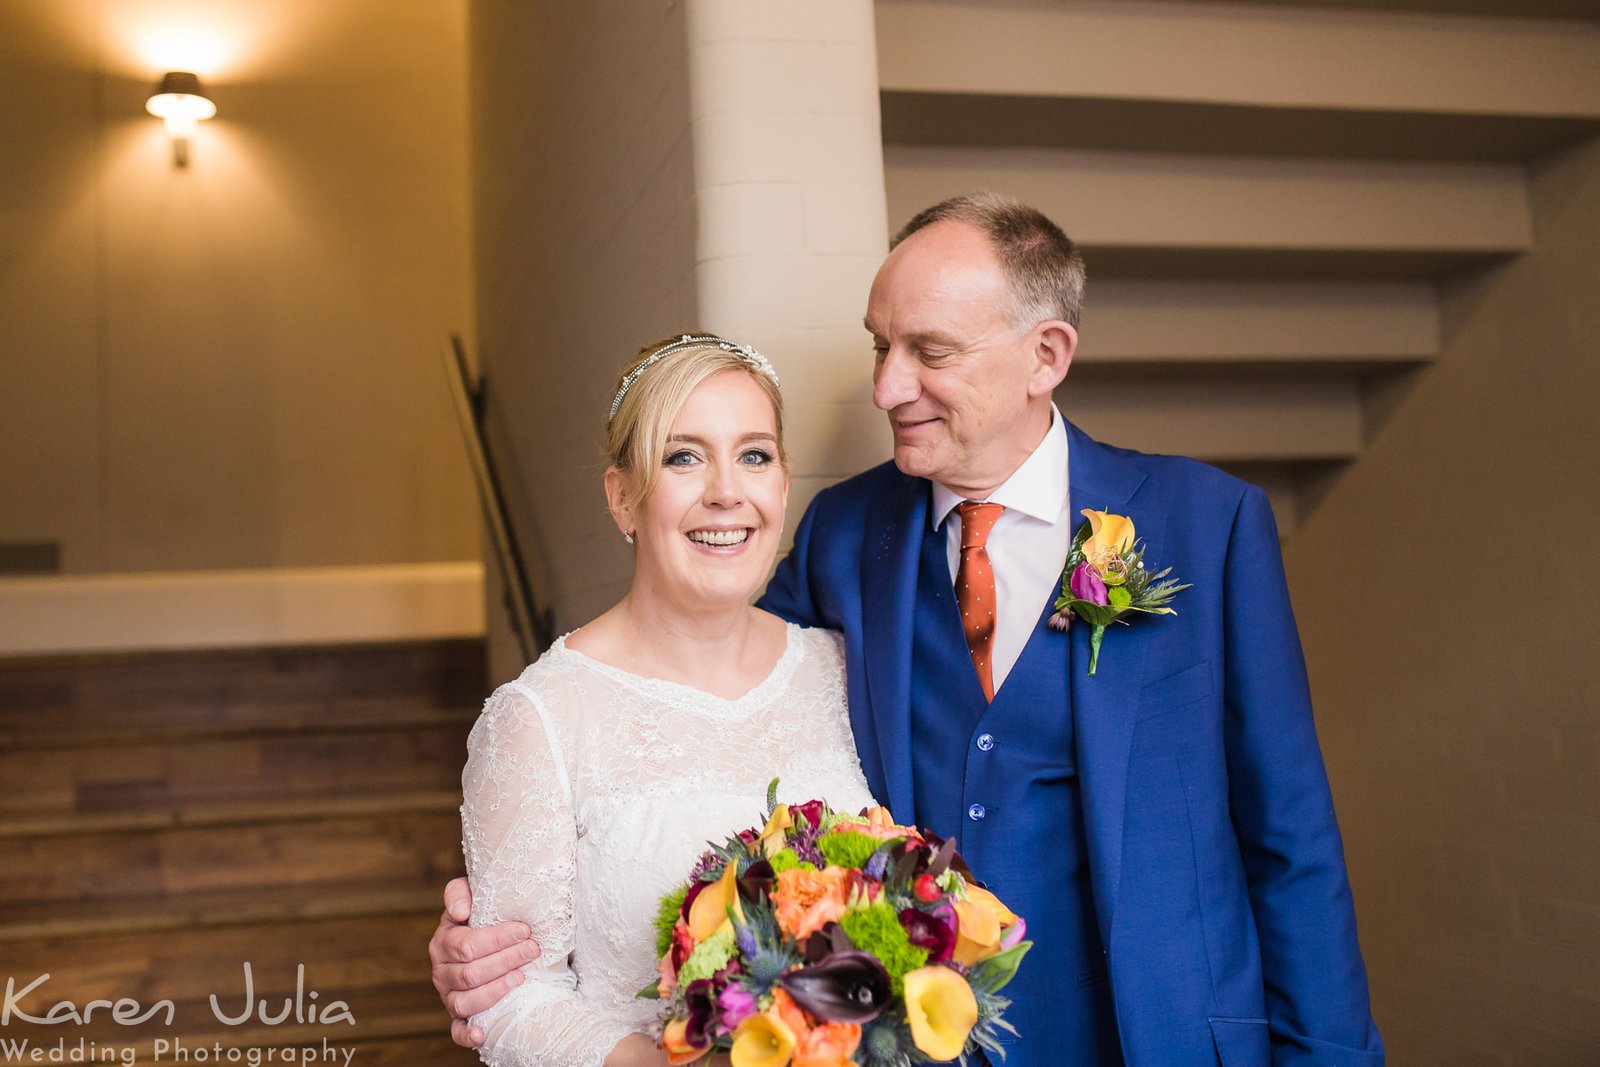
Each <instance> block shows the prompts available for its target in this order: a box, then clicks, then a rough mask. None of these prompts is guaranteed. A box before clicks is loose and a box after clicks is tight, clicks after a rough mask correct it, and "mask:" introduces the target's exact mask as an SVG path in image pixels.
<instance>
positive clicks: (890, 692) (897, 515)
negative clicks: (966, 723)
mask: <svg viewBox="0 0 1600 1067" xmlns="http://www.w3.org/2000/svg"><path fill="white" fill-rule="evenodd" d="M873 511H874V514H873V516H872V519H871V521H870V522H869V523H868V525H867V530H868V535H867V536H868V538H869V542H868V545H867V551H866V554H865V558H864V559H863V561H862V562H863V566H862V569H861V597H862V604H863V609H862V615H863V625H864V630H863V634H862V645H863V648H864V650H865V654H866V673H867V700H868V702H869V705H870V709H869V718H870V720H871V722H870V724H868V725H870V728H871V730H872V732H873V734H874V735H875V736H876V737H877V739H878V752H879V754H880V758H881V759H882V761H883V781H884V782H885V783H887V785H888V789H889V795H888V797H887V798H882V799H884V800H885V801H886V802H887V803H888V805H889V808H890V810H891V811H893V812H894V813H895V816H896V818H898V819H899V820H900V821H901V822H907V823H909V822H910V820H911V814H912V807H913V797H912V792H911V636H912V634H911V627H912V622H913V616H914V614H915V607H916V595H917V562H918V548H919V546H920V544H921V540H922V527H923V524H924V523H926V522H927V521H928V483H927V482H926V481H924V480H923V479H921V478H911V479H907V481H906V484H905V486H904V488H902V489H901V490H900V491H899V492H897V493H886V494H884V495H883V496H881V497H879V498H878V499H877V500H876V501H875V502H874V506H873ZM862 725H863V724H861V723H859V722H858V723H857V724H856V726H857V729H860V727H861V726H862Z"/></svg>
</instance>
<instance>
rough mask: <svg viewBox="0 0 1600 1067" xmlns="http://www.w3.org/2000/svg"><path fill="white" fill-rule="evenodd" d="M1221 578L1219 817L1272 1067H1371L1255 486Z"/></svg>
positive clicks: (1299, 679) (1272, 551) (1378, 1049)
mask: <svg viewBox="0 0 1600 1067" xmlns="http://www.w3.org/2000/svg"><path fill="white" fill-rule="evenodd" d="M1224 566H1225V585H1224V598H1225V599H1224V604H1223V615H1224V620H1223V623H1224V627H1225V629H1224V638H1223V639H1224V648H1225V649H1226V690H1225V691H1226V694H1227V707H1226V716H1225V720H1224V722H1225V726H1224V729H1225V731H1226V736H1225V742H1226V746H1227V754H1228V756H1227V759H1228V779H1229V803H1230V809H1231V812H1232V816H1233V821H1234V825H1235V828H1236V831H1237V833H1238V838H1239V846H1240V850H1241V852H1242V855H1243V859H1244V864H1245V869H1246V874H1247V877H1248V880H1249V886H1250V902H1251V906H1252V908H1253V909H1254V914H1255V920H1256V926H1257V929H1258V932H1259V935H1260V943H1261V964H1262V975H1263V979H1264V982H1265V986H1266V990H1265V992H1266V1003H1267V1015H1268V1021H1269V1026H1270V1030H1271V1040H1272V1062H1273V1064H1274V1067H1310V1065H1322V1067H1335V1065H1337V1067H1356V1065H1360V1067H1380V1065H1381V1064H1382V1063H1383V1059H1384V1051H1383V1041H1382V1039H1381V1038H1380V1037H1379V1035H1378V1030H1377V1026H1376V1024H1375V1023H1374V1022H1373V1020H1372V1015H1371V1009H1370V1007H1369V1002H1368V993H1367V973H1366V967H1365V965H1364V964H1363V962H1362V959H1361V947H1360V945H1359V944H1358V943H1357V940H1356V924H1355V908H1354V904H1353V901H1352V899H1351V895H1350V884H1349V879H1348V876H1347V874H1346V871H1345V864H1344V848H1343V844H1342V842H1341V841H1340V837H1339V827H1338V824H1337V822H1336V821H1335V818H1334V811H1333V798H1332V793H1331V792H1330V790H1329V787H1328V778H1327V772H1326V771H1325V769H1324V767H1323V762H1322V752H1321V749H1320V747H1319V746H1318V744H1317V736H1316V729H1315V726H1314V724H1313V721H1312V714H1311V695H1310V687H1309V683H1308V680H1307V676H1306V668H1305V657H1304V654H1303V652H1302V651H1301V648H1300V637H1299V633H1298V631H1297V630H1296V628H1295V622H1294V614H1293V611H1292V610H1291V608H1290V606H1289V590H1288V584H1287V582H1286V581H1285V578H1284V570H1283V558H1282V554H1281V552H1280V551H1279V548H1278V531H1277V527H1276V525H1275V524H1274V522H1273V519H1272V509H1271V507H1270V505H1269V504H1268V503H1267V499H1266V495H1265V494H1264V493H1263V492H1262V491H1261V490H1260V489H1258V488H1256V487H1254V486H1251V487H1249V488H1248V489H1247V490H1246V492H1245V494H1244V497H1243V499H1242V501H1241V503H1240V506H1239V510H1238V511H1237V513H1236V514H1235V516H1234V526H1233V531H1232V535H1231V537H1230V539H1229V545H1228V554H1227V559H1226V562H1225V565H1224Z"/></svg>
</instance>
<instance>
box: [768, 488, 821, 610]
mask: <svg viewBox="0 0 1600 1067" xmlns="http://www.w3.org/2000/svg"><path fill="white" fill-rule="evenodd" d="M822 499H823V498H822V497H821V496H818V497H816V498H814V499H813V500H812V501H811V504H810V506H809V507H807V508H806V513H805V514H804V515H802V516H801V517H800V525H799V526H798V527H796V528H795V531H794V545H793V547H791V548H790V549H789V554H788V555H786V556H784V557H783V559H781V560H779V561H778V569H777V572H776V573H774V574H773V576H772V580H771V581H770V582H768V583H767V591H766V592H765V593H763V594H762V595H761V599H760V600H758V601H756V606H757V607H759V608H764V609H766V610H767V611H770V612H772V613H773V614H774V615H777V616H779V617H781V618H784V619H787V620H789V621H790V622H793V623H798V624H799V625H801V626H834V627H837V626H838V624H837V623H830V622H828V621H827V620H825V619H823V618H822V612H821V610H820V607H819V605H818V604H817V598H816V597H815V596H814V595H813V593H812V584H811V583H812V580H813V579H812V575H811V555H812V538H813V536H814V534H815V532H816V527H817V521H818V520H817V512H818V511H819V509H820V506H821V504H822Z"/></svg>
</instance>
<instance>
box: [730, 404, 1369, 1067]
mask: <svg viewBox="0 0 1600 1067" xmlns="http://www.w3.org/2000/svg"><path fill="white" fill-rule="evenodd" d="M1067 430H1068V436H1069V440H1070V459H1069V462H1070V492H1071V507H1072V513H1073V514H1074V515H1076V514H1078V513H1079V512H1080V511H1081V510H1082V509H1084V508H1096V509H1103V510H1108V511H1112V512H1115V513H1118V514H1124V515H1128V516H1130V517H1131V518H1132V519H1133V521H1134V523H1135V526H1136V528H1137V532H1138V534H1139V536H1140V537H1141V538H1142V539H1143V540H1144V541H1145V542H1146V544H1147V554H1146V558H1147V559H1148V560H1149V561H1150V562H1151V563H1153V564H1155V565H1156V566H1157V567H1166V566H1171V567H1172V569H1173V573H1174V575H1175V576H1177V577H1179V578H1181V579H1182V580H1183V581H1186V582H1190V583H1193V588H1191V589H1188V590H1186V591H1184V592H1183V593H1181V594H1179V596H1178V598H1177V599H1176V600H1175V601H1174V606H1175V607H1176V608H1177V610H1178V615H1177V616H1175V617H1171V616H1163V617H1151V618H1142V619H1136V620H1135V621H1134V622H1133V624H1132V625H1129V626H1113V627H1112V628H1111V629H1110V631H1109V632H1107V634H1106V637H1105V643H1104V646H1103V648H1102V650H1101V654H1100V663H1099V670H1098V672H1097V674H1096V676H1095V677H1092V678H1091V677H1089V676H1088V675H1087V669H1088V655H1089V649H1088V638H1089V627H1087V626H1084V625H1082V624H1081V623H1080V624H1076V625H1074V627H1073V629H1072V633H1071V642H1070V643H1071V648H1072V652H1071V655H1072V664H1071V666H1072V675H1071V677H1072V683H1071V694H1070V713H1071V715H1072V716H1073V731H1074V743H1075V745H1076V748H1077V756H1078V771H1079V774H1080V781H1081V787H1082V798H1083V810H1084V821H1085V832H1086V837H1087V841H1088V849H1089V856H1088V859H1089V866H1090V878H1091V882H1092V890H1093V896H1094V904H1095V912H1096V917H1097V919H1098V922H1099V926H1100V932H1101V938H1102V942H1103V943H1104V945H1105V946H1106V951H1107V955H1108V957H1109V959H1108V963H1109V969H1110V974H1111V983H1112V990H1113V997H1114V1001H1115V1005H1116V1013H1117V1027H1118V1033H1119V1036H1120V1038H1121V1041H1122V1048H1123V1056H1124V1059H1125V1060H1126V1062H1127V1064H1128V1067H1146V1065H1155V1064H1185V1065H1188V1064H1211V1063H1217V1062H1220V1063H1221V1064H1223V1065H1224V1067H1247V1065H1267V1064H1273V1065H1278V1067H1289V1065H1295V1067H1298V1065H1309V1064H1321V1065H1351V1067H1355V1065H1361V1067H1378V1065H1381V1064H1382V1062H1383V1045H1382V1041H1381V1039H1380V1038H1379V1036H1378V1032H1377V1028H1376V1026H1375V1025H1374V1023H1373V1021H1372V1018H1371V1015H1370V1011H1369V1008H1368V998H1367V979H1366V969H1365V967H1364V965H1363V963H1362V960H1361V952H1360V947H1359V946H1358V944H1357V941H1356V929H1355V915H1354V910H1353V907H1352V903H1351V898H1350V889H1349V884H1348V881H1347V878H1346V874H1345V866H1344V855H1343V848H1342V845H1341V843H1340V839H1339V831H1338V826H1337V825H1336V823H1335V821H1334V813H1333V803H1332V799H1331V796H1330V793H1329V790H1328V782H1327V776H1326V773H1325V772H1324V770H1323V764H1322V755H1321V751H1320V749H1319V748H1318V745H1317V739H1316V733H1315V730H1314V728H1313V725H1312V716H1311V702H1310V694H1309V690H1308V686H1307V681H1306V672H1305V663H1304V659H1303V656H1302V654H1301V650H1300V640H1299V635H1298V633H1297V631H1296V629H1295V624H1294V617H1293V614H1292V613H1291V611H1290V607H1289V595H1288V588H1287V585H1286V583H1285V581H1284V573H1283V562H1282V557H1281V555H1280V552H1279V549H1278V540H1277V529H1276V526H1275V525H1274V523H1273V520H1272V512H1271V508H1270V506H1269V505H1268V503H1267V501H1266V497H1265V495H1264V494H1263V493H1262V492H1261V490H1259V489H1257V488H1256V487H1254V486H1251V485H1247V484H1246V483H1244V482H1241V481H1239V480H1237V479H1235V478H1232V477H1230V476H1228V475H1226V474H1223V473H1222V472H1220V471H1218V470H1215V469H1214V468H1211V467H1207V466H1205V465H1204V464H1201V463H1197V462H1194V461H1192V460H1186V459H1180V458H1177V457H1170V456H1149V455H1143V454H1140V453H1136V452H1130V451H1126V450H1123V449H1117V448H1111V447H1108V446H1105V445H1102V444H1099V443H1098V442H1095V441H1093V440H1092V439H1090V438H1089V437H1087V436H1086V435H1084V434H1083V433H1082V432H1081V431H1079V430H1078V429H1077V428H1076V427H1074V426H1072V425H1071V424H1068V427H1067ZM928 502H929V485H928V482H927V481H925V480H923V479H920V478H912V477H908V476H907V475H904V474H902V473H900V471H898V470H897V469H896V468H895V467H894V465H893V464H885V465H883V466H881V467H876V468H874V469H872V470H870V471H867V472H866V473H864V474H861V475H858V476H856V477H855V478H852V479H850V480H848V481H846V482H843V483H841V484H840V485H837V486H834V487H832V488H830V489H827V490H824V491H823V492H822V493H821V494H819V495H818V496H817V498H816V499H815V500H814V501H813V502H812V504H811V507H810V508H809V509H807V511H806V514H805V516H804V518H803V519H802V520H801V522H800V526H799V528H798V530H797V531H796V534H795V541H794V548H793V550H792V551H791V552H790V554H789V555H788V556H787V557H786V558H785V559H784V560H783V562H782V563H781V564H780V565H779V567H778V571H777V574H776V575H775V576H774V578H773V580H772V583H771V584H770V585H769V586H768V588H767V593H766V595H765V597H764V598H763V599H762V601H761V603H762V606H764V607H766V608H767V609H768V610H770V611H773V612H775V613H776V614H778V615H782V616H784V617H785V618H788V619H791V620H793V621H795V622H799V623H802V624H805V625H813V626H826V627H830V628H833V629H838V630H842V631H843V632H844V635H845V651H846V658H847V667H848V678H849V690H850V715H851V721H852V723H853V725H854V728H855V737H856V746H857V749H858V751H859V753H860V756H861V764H862V768H863V770H864V771H865V772H866V775H867V780H868V782H869V783H870V784H871V786H872V789H873V792H874V794H875V795H877V796H878V797H879V798H880V799H881V800H884V801H885V802H886V803H887V804H888V805H889V807H890V808H891V809H892V810H893V811H895V812H897V813H899V816H900V817H901V818H902V819H904V818H906V817H908V816H909V814H910V812H911V811H912V789H911V730H910V703H909V690H910V676H911V624H912V612H911V605H912V603H913V598H914V596H915V585H916V578H917V561H918V545H919V539H920V537H921V534H922V531H923V529H924V528H925V524H926V523H927V521H928V518H927V511H928ZM1065 703H1067V701H1066V700H1065V699H1064V704H1065ZM1063 710H1064V711H1065V709H1063ZM999 751H1000V749H998V748H997V749H996V752H999ZM1027 817H1031V818H1036V819H1041V820H1049V819H1051V818H1052V813H1051V812H1043V811H1041V812H1037V813H1028V816H1027ZM979 874H980V876H981V874H982V872H979ZM1048 893H1049V887H1047V886H1041V887H1038V888H1037V891H1036V892H1032V893H1030V894H1028V895H1029V897H1031V899H1030V900H1021V901H1019V900H1011V901H1009V902H1010V903H1011V904H1012V906H1013V907H1015V908H1016V910H1017V911H1018V912H1020V913H1021V914H1023V915H1024V916H1026V915H1027V907H1028V906H1029V905H1031V906H1033V907H1036V908H1037V907H1040V906H1047V904H1046V902H1047V901H1048V899H1049V896H1048ZM1048 965H1049V961H1046V960H1039V959H1035V960H1030V961H1028V963H1027V964H1025V966H1035V967H1037V966H1048ZM1019 1007H1020V1005H1019ZM1022 1040H1023V1042H1024V1043H1026V1040H1027V1035H1026V1033H1024V1034H1023V1035H1022ZM1059 1051H1060V1054H1061V1056H1062V1062H1064V1063H1065V1062H1070V1059H1071V1050H1067V1049H1063V1050H1059Z"/></svg>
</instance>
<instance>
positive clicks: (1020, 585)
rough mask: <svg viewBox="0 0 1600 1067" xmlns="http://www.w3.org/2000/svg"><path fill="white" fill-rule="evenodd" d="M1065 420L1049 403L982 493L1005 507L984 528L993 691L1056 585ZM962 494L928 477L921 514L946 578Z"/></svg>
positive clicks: (957, 550) (1064, 533)
mask: <svg viewBox="0 0 1600 1067" xmlns="http://www.w3.org/2000/svg"><path fill="white" fill-rule="evenodd" d="M1067 470H1068V465H1067V427H1066V424H1065V423H1064V422H1063V421H1062V419H1061V412H1060V411H1058V410H1056V407H1055V405H1054V404H1052V405H1050V429H1049V431H1048V432H1046V433H1045V435H1044V440H1043V441H1040V442H1039V447H1037V448H1035V449H1034V450H1033V452H1032V453H1031V454H1030V455H1029V456H1028V458H1027V459H1025V460H1023V461H1022V466H1020V467H1018V468H1017V469H1016V471H1015V472H1013V473H1012V475H1011V477H1009V478H1007V479H1006V480H1005V481H1004V482H1003V483H1001V485H1000V488H998V489H996V490H995V491H994V492H993V493H990V494H989V495H988V496H987V497H986V498H985V499H986V500H989V501H991V502H993V503H996V504H1003V505H1004V506H1005V509H1006V510H1005V512H1004V513H1003V514H1002V515H1001V516H1000V519H999V521H997V522H996V523H995V524H994V529H993V530H992V531H991V532H990V534H989V541H988V552H989V563H990V565H991V566H992V567H993V569H994V584H995V615H996V617H995V629H994V658H993V661H992V665H993V669H994V688H995V692H999V691H1000V686H1001V684H1002V683H1004V682H1005V680H1006V675H1008V674H1010V673H1011V668H1012V667H1013V666H1015V665H1016V662H1017V657H1018V656H1021V655H1022V648H1023V646H1024V645H1026V644H1027V643H1028V638H1030V637H1032V636H1033V628H1034V626H1035V625H1037V623H1038V621H1039V614H1040V612H1042V611H1043V610H1044V605H1045V601H1047V600H1048V601H1051V602H1054V600H1055V598H1056V595H1057V594H1058V593H1059V592H1060V591H1061V569H1062V568H1063V567H1065V566H1066V563H1067V548H1068V547H1069V546H1070V544H1071V543H1072V517H1071V516H1070V515H1068V514H1067V500H1068V495H1067ZM965 499H967V498H966V497H963V496H958V495H957V494H955V493H953V492H951V491H950V490H949V489H946V488H945V487H944V486H942V485H940V484H939V483H938V482H934V483H933V507H932V508H930V509H929V511H928V521H929V522H930V523H932V525H933V529H935V530H937V529H938V528H939V524H940V523H944V525H945V531H946V534H945V536H946V551H947V552H948V555H949V559H950V581H951V584H952V586H953V585H954V583H955V578H956V571H957V569H958V568H959V567H960V565H961V513H960V512H958V511H956V508H957V506H959V505H960V504H961V502H962V501H963V500H965Z"/></svg>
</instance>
